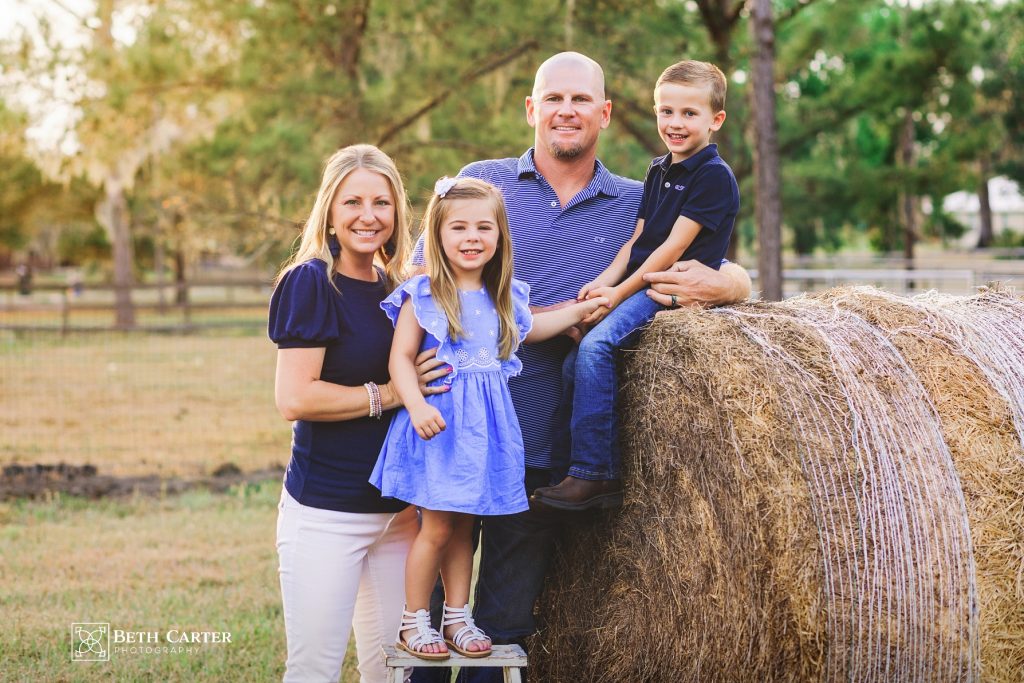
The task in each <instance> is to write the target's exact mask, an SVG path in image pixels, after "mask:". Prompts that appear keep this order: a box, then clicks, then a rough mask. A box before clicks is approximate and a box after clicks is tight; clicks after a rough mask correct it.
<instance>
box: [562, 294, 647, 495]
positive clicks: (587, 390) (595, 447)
mask: <svg viewBox="0 0 1024 683" xmlns="http://www.w3.org/2000/svg"><path fill="white" fill-rule="evenodd" d="M661 310H664V306H662V305H660V304H658V303H656V302H655V301H654V300H653V299H651V298H650V297H649V296H647V290H646V289H642V290H640V291H639V292H637V293H636V294H634V295H633V296H631V297H629V298H628V299H626V300H625V301H623V302H622V303H620V304H619V305H618V306H616V307H615V308H614V309H613V310H612V312H611V313H609V314H608V316H607V317H605V319H604V320H602V321H601V322H599V323H598V324H597V325H596V326H595V327H594V329H592V330H590V332H587V334H586V336H584V337H583V341H581V342H580V345H579V346H578V347H577V348H576V350H575V351H573V352H571V353H570V354H569V355H568V356H567V357H566V359H565V365H563V366H562V405H561V406H560V409H559V413H560V414H559V417H560V418H562V419H563V421H564V422H563V424H568V425H569V429H568V431H567V435H568V436H567V437H566V436H565V433H563V436H562V437H561V438H557V439H556V443H555V448H554V449H553V453H552V464H551V468H552V470H554V471H555V472H556V474H562V473H563V472H567V473H568V474H569V475H571V476H573V477H576V478H578V479H588V480H602V479H618V478H619V465H620V463H621V462H622V457H621V453H620V450H619V424H618V420H617V419H616V416H615V402H616V400H617V398H618V390H619V382H618V378H617V377H616V373H615V360H616V353H617V351H618V350H619V349H621V348H625V347H628V346H631V345H632V344H633V343H635V342H636V340H637V338H638V337H639V336H640V332H641V330H642V329H643V328H644V327H645V326H646V325H647V324H648V323H649V322H651V321H652V320H654V314H655V313H657V312H658V311H661ZM570 400H571V402H572V403H571V404H569V403H568V402H569V401H570ZM569 405H571V408H569ZM570 412H571V416H570Z"/></svg>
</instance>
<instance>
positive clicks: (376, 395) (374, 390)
mask: <svg viewBox="0 0 1024 683" xmlns="http://www.w3.org/2000/svg"><path fill="white" fill-rule="evenodd" d="M363 387H364V388H365V389H366V395H367V396H369V397H370V417H375V418H377V419H378V420H379V419H380V416H381V414H383V412H384V404H383V402H382V401H381V398H380V387H378V386H377V385H376V384H375V383H373V382H367V383H366V384H364V385H363Z"/></svg>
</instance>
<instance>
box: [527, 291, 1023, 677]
mask: <svg viewBox="0 0 1024 683" xmlns="http://www.w3.org/2000/svg"><path fill="white" fill-rule="evenodd" d="M979 330H981V331H983V332H984V334H980V335H979ZM1007 337H1013V339H1008V338H1007ZM1021 340H1024V304H1022V303H1021V302H1020V301H1019V300H1017V299H1014V298H1013V297H1012V296H1010V295H1007V294H1005V293H987V294H983V295H981V296H980V297H969V298H964V299H949V298H936V297H919V298H917V299H913V300H910V299H899V298H897V297H893V296H891V295H887V294H884V293H881V292H877V291H867V290H834V291H832V292H829V293H826V294H823V295H819V296H815V297H805V298H798V299H795V300H790V301H787V302H783V303H780V304H749V305H744V306H739V307H735V308H729V309H719V310H716V311H691V310H684V311H676V312H672V313H670V314H664V315H660V316H658V318H657V320H656V321H655V322H654V324H653V325H652V326H651V328H650V329H649V330H648V331H647V332H646V333H645V336H644V338H643V342H642V344H641V346H640V347H639V349H638V350H637V351H633V352H629V353H628V354H627V360H626V362H625V364H624V365H625V368H624V373H623V375H624V381H623V392H622V395H623V404H622V414H623V415H625V416H626V418H625V419H624V429H623V438H624V444H623V445H624V453H625V455H624V462H623V467H624V470H625V479H626V504H625V506H624V507H623V509H622V510H621V511H620V512H619V513H618V514H615V515H609V516H606V517H603V518H601V519H598V520H596V523H595V522H594V521H593V520H591V521H590V522H589V523H582V524H580V525H578V526H576V528H573V529H572V530H571V533H569V534H567V536H566V540H565V543H564V544H563V545H562V551H561V552H560V554H559V556H558V558H557V559H556V561H555V563H554V566H553V568H552V571H551V580H550V581H549V582H548V587H547V589H546V592H545V595H544V596H542V600H541V615H540V616H541V623H542V632H541V635H540V637H539V639H540V640H539V643H538V645H540V647H535V648H534V649H533V653H534V654H533V658H532V660H531V679H532V680H537V681H545V682H566V683H567V682H568V681H582V680H586V681H595V682H597V681H616V682H618V681H638V682H639V681H651V682H655V681H657V682H661V681H691V680H692V681H709V680H721V681H776V680H779V681H782V680H793V681H813V680H821V681H832V680H856V681H907V680H919V681H946V680H949V681H961V680H965V681H974V680H984V681H1019V680H1022V679H1024V577H1022V571H1024V570H1022V567H1024V564H1022V563H1024V503H1022V496H1021V492H1022V491H1024V452H1022V447H1021V435H1022V434H1024V431H1022V430H1021V426H1022V424H1021V423H1022V422H1024V419H1022V417H1024V347H1020V344H1024V342H1022V341H1021ZM993 345H995V346H997V347H998V348H987V347H991V346H993ZM1018 348H1020V350H1021V353H1020V354H1019V355H1018V356H1015V355H1014V354H1015V353H1016V350H1017V349H1018ZM1018 397H1019V400H1018Z"/></svg>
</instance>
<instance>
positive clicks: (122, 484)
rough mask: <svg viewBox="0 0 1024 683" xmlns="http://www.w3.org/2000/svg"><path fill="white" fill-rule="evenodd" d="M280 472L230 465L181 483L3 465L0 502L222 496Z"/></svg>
mask: <svg viewBox="0 0 1024 683" xmlns="http://www.w3.org/2000/svg"><path fill="white" fill-rule="evenodd" d="M283 472H284V469H283V468H281V467H274V468H270V469H261V470H253V471H250V472H243V471H242V470H240V469H239V468H238V467H236V466H234V465H231V466H221V467H219V468H218V469H217V470H216V471H215V472H214V473H213V475H211V476H208V477H197V478H191V479H184V478H180V477H170V478H164V477H158V476H156V475H148V476H141V477H139V476H135V477H117V476H112V475H107V474H100V472H99V470H98V469H97V468H96V466H94V465H68V464H65V463H60V464H57V465H38V464H36V465H7V466H5V467H4V468H3V472H2V474H0V501H5V500H11V499H14V498H27V499H29V500H36V499H40V498H47V497H49V496H52V495H53V494H55V493H62V494H65V495H71V496H82V497H83V498H91V499H99V498H111V497H126V496H140V495H141V496H164V495H167V494H175V493H182V492H184V491H189V490H192V489H207V490H209V491H213V492H215V493H223V492H225V491H227V490H228V489H230V488H231V487H232V486H237V485H238V484H255V483H258V482H262V481H267V480H268V479H280V478H281V476H282V475H283Z"/></svg>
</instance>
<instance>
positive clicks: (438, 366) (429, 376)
mask: <svg viewBox="0 0 1024 683" xmlns="http://www.w3.org/2000/svg"><path fill="white" fill-rule="evenodd" d="M437 349H438V347H436V346H435V347H434V348H432V349H427V350H426V351H422V352H420V354H419V355H418V356H416V375H417V379H418V380H419V383H420V393H421V394H423V395H424V396H430V395H431V394H443V393H445V392H446V391H451V385H449V384H443V385H441V386H439V387H429V386H427V384H429V383H430V382H433V381H434V380H435V379H438V378H440V377H445V376H447V375H448V374H450V373H451V371H452V367H451V366H450V365H448V364H447V363H445V362H444V361H443V360H438V358H437Z"/></svg>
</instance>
